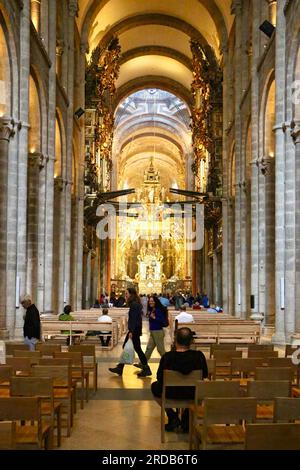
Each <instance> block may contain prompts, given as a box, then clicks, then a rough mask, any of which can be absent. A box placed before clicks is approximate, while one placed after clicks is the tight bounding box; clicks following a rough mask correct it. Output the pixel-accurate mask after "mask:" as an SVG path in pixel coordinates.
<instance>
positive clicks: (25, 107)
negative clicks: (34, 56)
mask: <svg viewBox="0 0 300 470" xmlns="http://www.w3.org/2000/svg"><path fill="white" fill-rule="evenodd" d="M23 5H24V6H23V9H22V10H21V12H20V38H21V40H20V88H19V93H20V99H19V103H20V104H19V106H20V121H21V122H22V127H21V129H20V132H19V155H18V157H19V158H18V209H17V220H18V224H17V234H18V235H17V237H18V239H17V276H18V277H19V278H20V294H21V295H23V294H25V290H26V272H27V261H26V254H27V250H26V243H27V238H26V234H27V167H28V129H29V124H28V122H29V77H30V0H24V1H23ZM29 294H31V292H29ZM22 314H23V312H22V309H21V310H20V311H19V312H18V314H17V317H16V331H15V333H16V335H19V334H20V333H21V332H22V327H23V315H22Z"/></svg>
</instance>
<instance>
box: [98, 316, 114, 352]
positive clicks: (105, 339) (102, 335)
mask: <svg viewBox="0 0 300 470" xmlns="http://www.w3.org/2000/svg"><path fill="white" fill-rule="evenodd" d="M98 322H99V323H111V324H112V318H111V317H110V316H109V315H108V308H103V309H102V315H100V317H98ZM97 334H99V339H100V341H101V345H102V346H106V347H107V346H109V342H110V340H111V334H112V332H111V331H97Z"/></svg>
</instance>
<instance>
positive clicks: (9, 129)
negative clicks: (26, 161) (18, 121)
mask: <svg viewBox="0 0 300 470" xmlns="http://www.w3.org/2000/svg"><path fill="white" fill-rule="evenodd" d="M14 135H15V122H14V120H13V119H12V118H11V117H9V116H2V117H0V140H6V141H7V142H9V141H10V139H11V137H13V136H14Z"/></svg>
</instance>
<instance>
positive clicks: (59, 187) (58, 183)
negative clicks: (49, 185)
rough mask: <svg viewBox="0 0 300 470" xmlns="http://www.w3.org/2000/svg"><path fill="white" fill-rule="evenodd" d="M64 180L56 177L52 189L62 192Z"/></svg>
mask: <svg viewBox="0 0 300 470" xmlns="http://www.w3.org/2000/svg"><path fill="white" fill-rule="evenodd" d="M64 182H65V181H64V179H63V178H62V177H61V176H57V177H56V178H54V189H56V190H57V191H62V190H63V189H64V186H65V184H64Z"/></svg>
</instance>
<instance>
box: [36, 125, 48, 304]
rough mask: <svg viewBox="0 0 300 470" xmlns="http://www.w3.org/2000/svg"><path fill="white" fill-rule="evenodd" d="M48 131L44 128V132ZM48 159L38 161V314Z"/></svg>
mask: <svg viewBox="0 0 300 470" xmlns="http://www.w3.org/2000/svg"><path fill="white" fill-rule="evenodd" d="M45 125H46V124H45ZM45 130H46V132H47V130H48V126H47V129H45V128H44V131H45ZM45 148H46V149H47V147H45ZM47 161H48V157H47V156H44V155H43V154H40V157H39V161H38V227H37V236H38V247H37V292H36V297H37V307H38V309H39V312H40V313H43V312H44V308H45V302H44V299H45V290H46V289H45V279H44V273H45V250H46V247H45V223H46V213H45V212H46V209H45V206H46V204H45V201H46V164H47Z"/></svg>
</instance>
